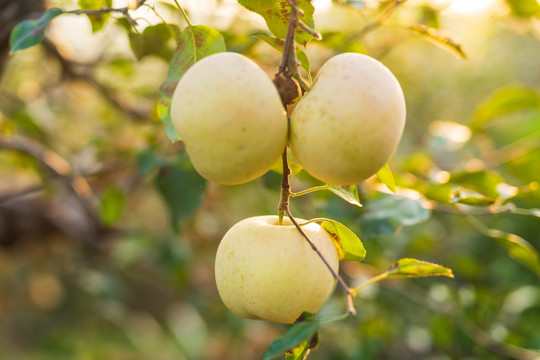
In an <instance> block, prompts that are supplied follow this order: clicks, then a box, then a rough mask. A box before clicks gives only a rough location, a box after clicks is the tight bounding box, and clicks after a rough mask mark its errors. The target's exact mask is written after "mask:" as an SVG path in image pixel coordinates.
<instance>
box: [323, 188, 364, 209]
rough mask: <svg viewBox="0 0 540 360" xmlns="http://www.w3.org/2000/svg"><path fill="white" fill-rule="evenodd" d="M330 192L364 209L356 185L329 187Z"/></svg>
mask: <svg viewBox="0 0 540 360" xmlns="http://www.w3.org/2000/svg"><path fill="white" fill-rule="evenodd" d="M328 190H329V191H331V192H333V193H334V194H336V195H337V196H339V197H340V198H342V199H343V200H345V201H347V202H348V203H349V204H352V205H356V206H358V207H362V204H361V203H360V197H359V195H358V188H357V187H356V185H350V186H339V185H328Z"/></svg>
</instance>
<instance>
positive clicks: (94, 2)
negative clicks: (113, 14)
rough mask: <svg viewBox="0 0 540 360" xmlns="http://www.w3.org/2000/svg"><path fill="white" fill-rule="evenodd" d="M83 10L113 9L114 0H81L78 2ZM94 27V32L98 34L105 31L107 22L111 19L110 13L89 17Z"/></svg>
mask: <svg viewBox="0 0 540 360" xmlns="http://www.w3.org/2000/svg"><path fill="white" fill-rule="evenodd" d="M77 3H78V4H79V7H80V8H81V9H84V10H87V9H90V10H99V9H101V8H102V7H111V6H112V0H79V1H78V2H77ZM87 16H88V19H89V20H90V24H91V25H92V32H93V33H95V32H98V31H99V30H101V29H103V27H105V25H106V24H107V21H108V20H109V18H110V14H109V13H103V14H96V15H87Z"/></svg>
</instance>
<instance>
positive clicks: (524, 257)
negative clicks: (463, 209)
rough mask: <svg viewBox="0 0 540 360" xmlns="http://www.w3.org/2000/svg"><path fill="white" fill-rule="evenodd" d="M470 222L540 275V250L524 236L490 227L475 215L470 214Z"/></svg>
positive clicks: (514, 257) (515, 258)
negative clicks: (539, 251)
mask: <svg viewBox="0 0 540 360" xmlns="http://www.w3.org/2000/svg"><path fill="white" fill-rule="evenodd" d="M468 220H469V222H470V223H471V224H472V225H473V226H475V227H476V228H477V229H478V230H479V231H480V232H481V233H483V234H484V235H486V236H488V237H490V238H492V239H493V240H495V241H496V242H497V243H498V244H499V245H501V246H503V247H504V248H505V249H506V251H508V255H509V256H510V257H511V258H512V259H514V260H516V261H517V262H519V263H521V264H522V265H525V266H526V267H528V268H529V269H530V270H532V271H533V272H535V273H536V274H537V275H538V276H540V256H539V254H538V251H537V250H536V249H535V248H534V246H532V245H531V244H530V243H529V242H528V241H527V240H525V239H523V238H522V237H520V236H518V235H516V234H511V233H507V232H504V231H501V230H497V229H490V228H488V227H487V226H486V225H484V224H483V223H482V222H480V221H479V220H478V219H476V218H475V217H472V216H469V217H468Z"/></svg>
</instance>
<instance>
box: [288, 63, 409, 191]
mask: <svg viewBox="0 0 540 360" xmlns="http://www.w3.org/2000/svg"><path fill="white" fill-rule="evenodd" d="M405 117H406V109H405V98H404V96H403V91H402V90H401V87H400V85H399V82H398V81H397V79H396V78H395V77H394V75H393V74H392V73H391V72H390V70H388V68H386V67H385V66H384V65H383V64H382V63H380V62H379V61H377V60H375V59H373V58H371V57H369V56H366V55H362V54H356V53H344V54H340V55H337V56H334V57H333V58H331V59H330V60H328V61H327V62H326V63H325V64H324V65H323V66H322V67H321V69H320V71H319V73H318V75H317V77H316V79H315V81H314V84H313V86H312V88H311V90H310V91H309V93H307V94H306V95H305V97H304V98H303V99H302V100H300V102H299V103H298V105H297V107H296V108H295V110H294V112H293V113H292V115H291V128H290V146H291V149H292V151H293V154H294V156H295V157H296V159H297V160H298V162H299V163H300V164H301V165H302V166H303V167H304V169H305V170H306V171H307V172H308V173H309V174H311V175H312V176H314V177H315V178H317V179H319V180H321V181H323V182H326V183H329V184H334V185H351V184H356V183H359V182H362V181H364V180H365V179H367V178H368V177H370V176H372V175H374V174H375V173H376V172H377V171H378V170H379V169H380V168H382V167H383V166H384V165H385V164H386V163H387V162H388V160H389V159H390V157H391V156H392V155H393V153H394V151H395V150H396V148H397V146H398V144H399V141H400V139H401V135H402V133H403V128H404V126H405Z"/></svg>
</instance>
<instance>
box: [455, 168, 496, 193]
mask: <svg viewBox="0 0 540 360" xmlns="http://www.w3.org/2000/svg"><path fill="white" fill-rule="evenodd" d="M449 182H450V183H452V184H456V185H461V186H463V187H464V188H469V189H472V190H474V191H477V192H478V193H480V194H483V195H486V196H488V197H491V198H494V199H496V198H498V197H499V195H500V194H499V191H498V187H499V185H500V184H504V179H503V178H502V177H501V175H499V174H498V173H496V172H494V171H485V170H479V171H473V172H467V171H459V172H455V173H453V174H452V175H451V176H450V180H449Z"/></svg>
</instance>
